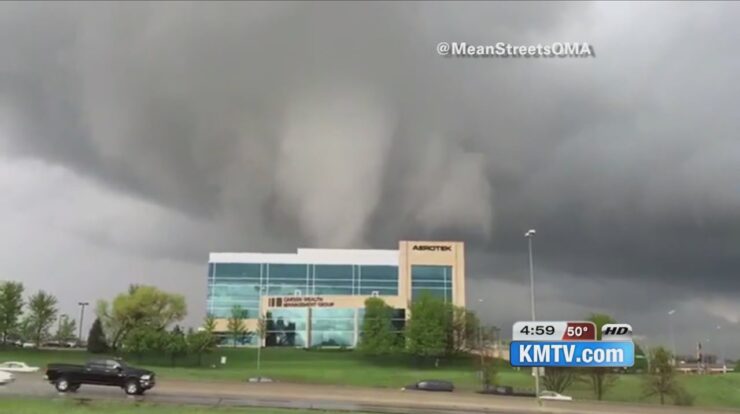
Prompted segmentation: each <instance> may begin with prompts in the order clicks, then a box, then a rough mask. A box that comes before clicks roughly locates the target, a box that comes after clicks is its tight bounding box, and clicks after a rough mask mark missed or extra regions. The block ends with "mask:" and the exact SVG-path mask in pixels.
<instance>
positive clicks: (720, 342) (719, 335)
mask: <svg viewBox="0 0 740 414" xmlns="http://www.w3.org/2000/svg"><path fill="white" fill-rule="evenodd" d="M721 330H722V327H721V326H720V325H717V345H719V352H720V356H721V357H722V366H725V365H726V364H725V346H724V341H723V340H722V332H721Z"/></svg>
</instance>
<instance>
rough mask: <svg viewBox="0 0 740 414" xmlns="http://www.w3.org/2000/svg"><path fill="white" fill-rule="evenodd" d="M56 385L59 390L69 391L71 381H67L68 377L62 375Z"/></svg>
mask: <svg viewBox="0 0 740 414" xmlns="http://www.w3.org/2000/svg"><path fill="white" fill-rule="evenodd" d="M54 386H56V388H57V391H59V392H67V391H69V387H70V385H69V381H67V379H66V378H64V377H62V378H59V379H58V380H57V382H56V383H55V384H54Z"/></svg>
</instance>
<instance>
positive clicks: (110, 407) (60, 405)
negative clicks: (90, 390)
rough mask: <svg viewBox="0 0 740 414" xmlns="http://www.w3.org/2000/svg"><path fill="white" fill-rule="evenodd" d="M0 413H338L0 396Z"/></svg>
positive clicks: (334, 413) (329, 412)
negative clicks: (7, 397) (6, 397)
mask: <svg viewBox="0 0 740 414" xmlns="http://www.w3.org/2000/svg"><path fill="white" fill-rule="evenodd" d="M0 412H3V413H12V414H56V413H64V414H97V413H100V412H105V413H106V414H309V413H310V414H321V413H324V414H339V413H337V412H331V411H314V410H282V409H270V408H221V407H219V408H214V407H193V406H182V405H162V404H143V403H123V404H122V403H121V402H116V403H113V402H103V401H95V402H86V403H84V404H80V403H78V402H73V401H68V400H67V401H65V400H31V399H5V398H3V399H1V400H0Z"/></svg>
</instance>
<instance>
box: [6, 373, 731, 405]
mask: <svg viewBox="0 0 740 414" xmlns="http://www.w3.org/2000/svg"><path fill="white" fill-rule="evenodd" d="M16 377H17V380H16V381H15V382H13V383H11V384H9V385H6V386H0V407H1V406H2V401H1V399H2V397H4V396H20V397H33V398H66V399H106V400H118V401H122V402H125V401H130V402H135V401H148V402H152V403H168V404H193V405H204V406H231V407H272V408H301V409H319V410H336V411H360V412H375V413H404V414H406V413H408V414H417V413H418V414H421V413H430V414H435V413H439V414H454V413H471V414H477V413H487V414H498V413H501V414H526V413H553V414H556V413H558V414H597V413H598V414H638V413H639V414H653V413H654V414H663V413H665V414H668V413H712V412H714V411H712V410H707V409H705V408H682V407H674V406H666V407H660V406H652V405H650V406H648V405H621V404H606V403H596V402H553V401H546V402H545V403H544V406H543V407H538V406H537V405H536V403H535V401H534V400H533V399H530V398H523V397H500V396H488V395H479V394H475V393H467V392H455V393H430V392H421V391H401V390H393V389H385V390H384V389H371V388H356V387H342V386H326V385H310V384H288V383H262V384H254V383H246V382H244V383H237V382H194V381H174V380H170V381H168V380H164V381H160V382H159V383H158V384H157V386H156V387H155V388H154V389H152V390H150V391H149V392H147V393H146V395H144V396H137V397H132V396H127V395H125V394H124V393H123V391H122V390H121V389H119V388H114V387H98V386H88V385H83V386H82V387H81V388H80V390H79V391H78V392H77V393H69V394H61V393H58V392H57V391H56V390H55V389H54V387H52V386H51V385H50V384H49V383H47V382H46V381H44V380H43V378H42V374H17V375H16ZM716 412H717V413H727V412H728V410H720V411H716Z"/></svg>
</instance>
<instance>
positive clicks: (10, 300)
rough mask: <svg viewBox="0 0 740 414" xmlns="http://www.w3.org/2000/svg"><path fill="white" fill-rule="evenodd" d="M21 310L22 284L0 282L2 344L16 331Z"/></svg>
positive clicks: (0, 337) (0, 336) (0, 331)
mask: <svg viewBox="0 0 740 414" xmlns="http://www.w3.org/2000/svg"><path fill="white" fill-rule="evenodd" d="M22 312H23V284H22V283H20V282H3V283H0V339H2V343H3V345H4V344H5V343H7V341H8V338H9V337H10V336H11V335H12V334H13V333H14V332H16V331H17V329H18V325H19V323H20V317H21V313H22Z"/></svg>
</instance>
